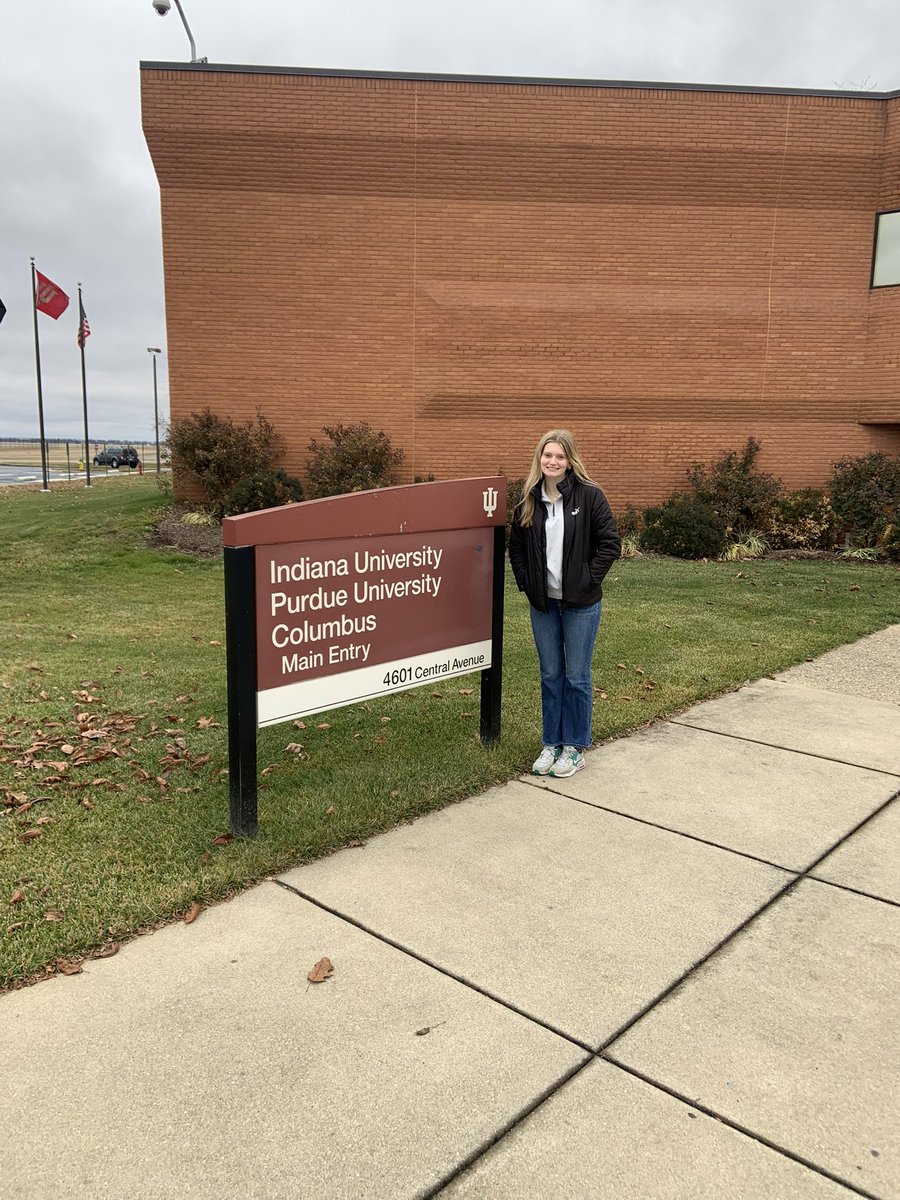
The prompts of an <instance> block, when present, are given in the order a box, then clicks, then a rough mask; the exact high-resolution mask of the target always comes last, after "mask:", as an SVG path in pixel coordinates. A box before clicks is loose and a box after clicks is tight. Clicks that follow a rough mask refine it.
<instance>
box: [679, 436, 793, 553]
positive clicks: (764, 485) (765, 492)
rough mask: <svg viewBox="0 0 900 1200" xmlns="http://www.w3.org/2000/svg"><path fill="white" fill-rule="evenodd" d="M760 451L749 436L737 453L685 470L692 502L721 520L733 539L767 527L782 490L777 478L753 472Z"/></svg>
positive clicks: (730, 452)
mask: <svg viewBox="0 0 900 1200" xmlns="http://www.w3.org/2000/svg"><path fill="white" fill-rule="evenodd" d="M759 450H760V445H759V442H758V441H756V439H755V438H752V437H751V438H748V439H747V444H746V445H745V446H744V449H743V450H742V451H741V452H740V453H738V451H736V450H729V451H728V452H727V453H726V454H723V455H722V457H721V458H720V459H717V460H716V461H715V462H713V463H711V464H710V465H709V466H704V465H703V463H696V462H695V463H692V464H691V466H690V467H688V470H687V477H688V482H689V483H690V485H691V487H692V489H693V493H694V497H695V499H696V500H698V501H699V503H700V504H702V505H703V506H704V507H706V508H707V509H710V510H711V511H712V512H714V513H715V514H716V515H717V516H718V517H720V518H721V520H722V521H723V522H724V524H725V529H726V532H727V533H728V534H729V535H733V536H734V537H735V539H740V537H741V536H742V535H743V534H746V533H750V532H751V531H752V530H755V529H765V528H766V526H767V525H768V523H769V515H770V513H771V511H772V506H773V504H774V503H775V500H776V497H777V496H778V494H779V492H780V491H781V480H780V479H776V478H775V476H774V475H768V474H766V473H765V472H764V471H757V470H756V465H755V464H756V458H757V455H758V454H759Z"/></svg>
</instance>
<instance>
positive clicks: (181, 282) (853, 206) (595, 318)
mask: <svg viewBox="0 0 900 1200" xmlns="http://www.w3.org/2000/svg"><path fill="white" fill-rule="evenodd" d="M141 79H142V93H143V125H144V131H145V135H146V138H147V142H148V145H149V147H150V152H151V155H152V158H153V162H154V164H155V167H156V172H157V176H158V178H159V183H160V190H161V198H162V225H163V244H164V255H165V278H166V303H167V316H168V339H169V341H168V349H169V359H170V379H171V408H172V414H173V416H175V417H178V416H182V415H184V414H186V413H188V412H190V411H193V410H195V409H199V408H202V407H204V406H207V405H208V406H209V407H210V408H212V409H213V410H214V411H218V412H221V413H227V414H230V415H232V416H234V417H235V418H236V419H246V418H247V417H250V416H252V415H253V413H254V411H255V409H256V406H257V405H260V406H261V407H262V409H263V411H264V412H265V414H266V415H267V416H268V417H269V418H270V419H271V420H273V421H274V422H275V423H276V425H277V426H278V428H279V430H280V431H281V433H282V434H283V435H284V436H285V438H286V439H287V442H288V445H289V453H288V457H287V461H286V464H285V465H286V466H287V467H288V469H289V470H292V471H295V472H297V473H301V472H302V468H303V465H304V462H305V460H306V457H307V446H308V443H309V440H310V438H311V437H313V436H316V435H319V436H321V434H320V431H321V427H322V425H323V424H327V423H335V422H338V421H341V422H345V423H346V422H349V421H357V420H363V419H365V420H368V421H369V422H370V423H371V424H372V425H374V426H375V427H376V428H383V429H384V430H386V431H387V433H388V434H389V435H390V436H391V438H392V439H393V440H394V442H395V444H396V445H398V446H400V447H402V448H403V450H404V451H405V454H406V461H405V471H406V475H407V478H410V479H411V478H412V476H413V474H414V473H423V474H424V473H427V472H431V473H433V474H435V475H436V476H437V477H438V478H449V477H453V476H457V475H473V474H480V473H483V472H488V471H493V470H496V469H498V468H499V469H503V470H504V471H505V472H506V473H507V474H508V475H510V476H516V475H521V474H524V473H525V470H526V468H527V464H528V461H529V458H530V454H531V451H532V449H533V446H534V443H535V441H536V440H537V438H538V437H539V435H540V434H541V433H542V432H543V431H544V430H545V429H547V428H550V427H552V426H554V425H564V426H567V427H570V428H571V429H573V430H574V431H575V432H576V434H577V435H578V437H579V439H580V442H581V445H582V448H583V451H584V454H585V458H586V460H587V462H588V464H589V466H590V467H591V470H592V473H593V474H594V475H595V476H596V478H598V479H599V480H600V481H601V482H602V483H603V484H604V486H605V488H606V490H607V493H608V494H609V497H610V500H611V502H612V503H613V505H614V507H616V508H621V506H623V505H624V504H625V503H626V502H633V503H636V504H646V503H649V502H651V501H653V500H657V499H659V498H661V497H662V496H663V495H665V494H667V493H668V492H669V491H670V490H672V489H673V488H674V487H677V486H680V485H681V484H682V483H683V481H684V469H685V466H686V465H687V464H688V463H689V462H690V461H691V460H695V459H701V460H707V459H709V458H710V457H711V456H713V455H715V454H717V453H719V452H720V451H722V450H725V449H730V448H736V447H739V446H741V445H743V443H744V441H745V440H746V438H747V437H748V436H749V435H751V434H752V435H754V436H755V437H757V438H758V439H759V440H760V441H761V442H762V446H763V451H762V455H761V458H760V464H761V466H763V467H764V468H765V469H767V470H770V471H773V472H775V473H776V474H778V475H780V476H782V477H783V479H784V480H785V483H786V484H787V485H789V486H792V487H801V486H807V485H813V484H820V483H822V482H823V481H824V480H825V479H826V478H827V476H828V475H829V473H830V467H831V463H832V462H833V461H834V460H835V459H836V458H838V457H840V456H841V455H843V454H862V453H866V452H868V451H870V450H873V449H884V450H887V451H889V452H892V453H897V452H900V393H898V358H900V288H898V287H895V286H876V287H872V286H871V281H872V266H873V237H874V234H875V231H876V214H879V213H885V212H889V211H890V210H895V209H900V92H897V93H872V92H866V93H856V92H800V91H791V90H787V89H753V88H709V87H695V86H691V85H673V84H636V83H618V82H617V83H592V82H585V81H560V80H547V81H540V80H516V79H485V78H472V77H444V76H418V75H416V76H413V75H401V74H384V73H376V72H369V73H362V72H339V71H309V70H304V71H291V70H282V69H274V68H245V67H234V66H214V65H191V66H173V65H170V64H158V63H148V64H143V66H142V76H141ZM892 220H893V219H892ZM879 228H880V226H879ZM884 233H885V241H884V248H883V253H882V252H881V251H879V253H880V254H881V262H882V268H881V271H880V275H876V282H877V281H879V279H880V280H881V281H882V282H887V283H888V284H892V283H893V284H900V263H897V262H895V259H896V257H897V248H898V247H900V236H895V235H897V233H898V231H897V228H896V225H895V224H891V226H890V227H889V226H888V224H887V221H886V220H885V224H884ZM888 234H890V236H891V238H893V239H894V241H893V242H891V244H890V245H889V244H888V236H887V235H888ZM895 274H896V278H895V277H894V276H895Z"/></svg>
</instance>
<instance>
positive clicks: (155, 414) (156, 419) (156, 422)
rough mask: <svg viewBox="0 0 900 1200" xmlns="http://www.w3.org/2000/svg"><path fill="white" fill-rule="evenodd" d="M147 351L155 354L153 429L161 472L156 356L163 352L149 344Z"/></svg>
mask: <svg viewBox="0 0 900 1200" xmlns="http://www.w3.org/2000/svg"><path fill="white" fill-rule="evenodd" d="M147 353H148V354H151V355H152V356H153V429H154V431H155V434H156V473H157V475H158V474H159V472H160V463H159V395H158V393H157V390H156V356H157V354H162V350H161V349H160V348H159V346H148V347H147Z"/></svg>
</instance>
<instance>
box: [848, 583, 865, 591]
mask: <svg viewBox="0 0 900 1200" xmlns="http://www.w3.org/2000/svg"><path fill="white" fill-rule="evenodd" d="M850 591H851V592H861V591H862V588H861V586H860V585H859V584H858V583H852V584H851V585H850Z"/></svg>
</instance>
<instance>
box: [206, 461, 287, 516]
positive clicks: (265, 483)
mask: <svg viewBox="0 0 900 1200" xmlns="http://www.w3.org/2000/svg"><path fill="white" fill-rule="evenodd" d="M302 499H303V485H302V484H301V482H300V480H299V479H295V478H294V477H293V475H287V474H286V473H285V472H284V471H280V470H279V471H275V470H272V469H270V470H268V471H257V473H256V474H255V475H246V476H245V477H244V478H243V479H242V480H241V481H240V482H239V483H238V484H236V485H235V486H234V487H233V488H232V489H231V491H230V492H229V493H228V499H227V500H226V501H225V513H226V515H227V516H231V517H233V516H237V515H238V514H239V513H248V512H259V511H260V509H263V508H279V507H280V506H281V505H282V504H296V503H297V501H298V500H302Z"/></svg>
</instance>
